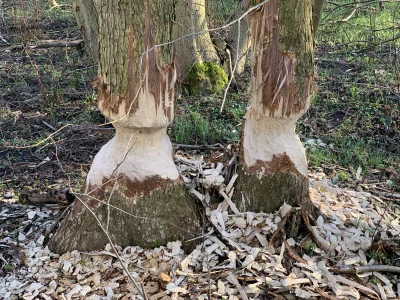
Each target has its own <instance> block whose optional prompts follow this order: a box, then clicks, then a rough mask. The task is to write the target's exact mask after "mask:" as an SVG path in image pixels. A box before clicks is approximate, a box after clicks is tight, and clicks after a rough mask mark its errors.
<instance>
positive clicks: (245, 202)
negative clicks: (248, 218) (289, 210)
mask: <svg viewBox="0 0 400 300" xmlns="http://www.w3.org/2000/svg"><path fill="white" fill-rule="evenodd" d="M238 174H239V178H238V181H237V183H236V187H235V189H236V192H235V195H234V198H233V200H234V202H235V203H236V205H237V207H238V208H239V210H240V211H255V212H261V211H262V212H266V213H272V212H275V211H277V210H278V209H279V208H280V207H281V206H282V204H283V203H287V204H289V205H292V206H293V205H296V204H297V203H298V202H299V201H300V200H301V199H302V198H303V197H306V196H307V195H308V180H307V179H305V178H304V177H302V176H298V175H297V174H293V173H286V172H276V173H274V174H269V175H264V176H261V178H260V176H259V175H257V174H249V173H246V172H245V171H244V170H243V169H242V168H240V169H239V173H238Z"/></svg>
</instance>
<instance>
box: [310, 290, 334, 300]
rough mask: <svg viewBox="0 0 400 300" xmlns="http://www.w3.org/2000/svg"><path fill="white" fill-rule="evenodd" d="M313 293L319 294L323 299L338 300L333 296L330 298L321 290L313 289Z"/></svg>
mask: <svg viewBox="0 0 400 300" xmlns="http://www.w3.org/2000/svg"><path fill="white" fill-rule="evenodd" d="M315 291H316V292H317V293H318V294H320V295H321V296H322V297H323V298H324V299H329V300H339V298H336V297H334V296H331V295H329V294H327V293H325V292H324V291H323V290H322V289H321V288H315Z"/></svg>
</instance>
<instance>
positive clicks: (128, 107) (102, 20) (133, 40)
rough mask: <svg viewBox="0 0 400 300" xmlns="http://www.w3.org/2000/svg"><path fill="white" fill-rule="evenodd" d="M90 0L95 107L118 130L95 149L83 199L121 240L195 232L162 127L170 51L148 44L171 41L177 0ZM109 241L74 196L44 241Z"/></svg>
mask: <svg viewBox="0 0 400 300" xmlns="http://www.w3.org/2000/svg"><path fill="white" fill-rule="evenodd" d="M94 4H95V9H96V11H97V12H98V16H99V32H98V38H99V57H98V63H99V67H98V79H97V88H98V98H99V107H100V110H101V111H102V113H103V114H104V115H105V116H106V117H107V118H109V119H110V120H112V121H113V125H114V127H115V128H116V135H115V137H114V138H113V139H112V140H110V141H109V142H108V143H107V144H106V145H104V146H103V147H102V148H101V150H100V152H99V153H98V154H97V155H96V157H95V159H94V161H93V163H92V166H91V169H90V171H89V174H88V176H87V178H86V188H85V194H89V195H90V196H85V197H84V198H82V200H83V201H85V202H86V201H87V203H88V206H89V207H90V208H91V209H92V210H94V212H95V213H96V215H97V216H98V217H99V218H100V221H101V223H102V224H103V227H104V228H106V229H107V231H108V232H109V234H110V235H111V238H112V240H113V242H115V243H116V244H119V245H121V246H126V245H129V244H133V245H140V246H143V247H152V246H158V245H161V244H165V243H167V242H168V241H171V240H175V239H180V240H182V241H183V240H187V239H190V238H193V237H195V236H198V235H199V234H200V229H201V227H200V221H199V220H200V218H199V214H198V212H197V209H196V205H195V202H194V200H193V199H192V198H191V197H190V196H189V195H188V193H187V192H186V190H185V188H184V186H183V183H182V181H181V179H180V176H179V172H178V170H177V169H176V166H175V164H174V162H173V158H172V145H171V142H170V140H169V137H168V135H167V133H166V129H167V126H168V125H169V124H170V123H171V122H172V120H173V112H174V94H175V91H174V85H175V82H176V77H177V76H176V74H177V70H176V64H175V59H174V53H173V49H172V46H164V47H161V48H152V47H153V46H154V45H156V44H159V43H164V42H166V41H170V40H171V38H172V24H173V22H172V21H173V20H174V16H175V7H176V6H175V4H176V0H157V1H156V0H154V1H150V0H130V1H120V0H97V1H95V2H94ZM146 50H148V51H147V52H146ZM144 52H146V53H145V54H144V55H142V53H144ZM91 197H94V198H91ZM96 199H97V200H96ZM99 200H100V201H103V202H105V203H108V204H110V205H113V206H116V207H118V208H119V209H121V210H123V211H125V212H127V213H129V214H131V215H129V214H126V213H123V212H121V211H118V210H116V209H115V208H112V207H109V208H107V205H105V204H104V203H103V204H102V205H100V204H99V203H100V202H99ZM132 215H133V216H132ZM137 216H139V217H137ZM107 243H108V239H107V238H106V236H105V234H104V233H103V231H102V230H101V228H100V227H99V226H98V224H97V222H96V220H95V218H94V217H93V216H92V215H91V213H90V212H88V211H87V210H86V209H85V206H84V205H82V204H81V203H80V202H79V200H78V201H77V202H75V203H74V207H73V210H72V212H71V213H70V214H69V215H68V217H67V218H66V220H64V222H63V223H62V224H61V227H60V229H59V230H58V232H57V233H56V234H55V236H54V237H53V238H52V240H51V242H50V244H49V246H50V249H51V250H53V251H55V252H59V253H62V252H65V251H69V250H74V249H79V250H93V249H100V248H102V247H103V246H104V245H105V244H107Z"/></svg>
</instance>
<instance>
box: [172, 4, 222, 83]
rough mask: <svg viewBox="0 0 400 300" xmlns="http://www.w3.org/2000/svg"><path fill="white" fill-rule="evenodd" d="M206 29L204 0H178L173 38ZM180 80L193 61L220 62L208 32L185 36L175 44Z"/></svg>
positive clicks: (183, 77)
mask: <svg viewBox="0 0 400 300" xmlns="http://www.w3.org/2000/svg"><path fill="white" fill-rule="evenodd" d="M205 30H208V26H207V20H206V9H205V1H204V0H187V1H185V0H178V1H177V3H176V18H175V23H174V26H173V32H174V38H175V39H176V38H179V37H182V36H184V35H187V34H193V33H197V32H201V31H205ZM175 49H176V54H177V58H178V64H179V71H180V76H179V77H180V80H181V81H184V80H185V78H186V76H187V74H188V72H189V71H190V68H191V67H192V65H193V64H195V63H204V62H213V63H216V64H220V59H219V57H218V54H217V51H216V50H215V48H214V45H213V43H212V42H211V37H210V34H209V33H204V34H200V35H193V36H189V37H186V38H184V39H182V40H180V41H178V42H177V43H176V44H175Z"/></svg>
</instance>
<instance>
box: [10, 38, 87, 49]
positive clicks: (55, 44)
mask: <svg viewBox="0 0 400 300" xmlns="http://www.w3.org/2000/svg"><path fill="white" fill-rule="evenodd" d="M82 43H83V40H74V41H65V40H60V41H58V40H43V41H40V42H37V43H32V44H30V45H24V44H21V45H16V46H14V47H12V48H11V51H17V50H24V49H26V48H29V49H47V48H60V47H61V48H62V47H77V46H80V45H81V44H82Z"/></svg>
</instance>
